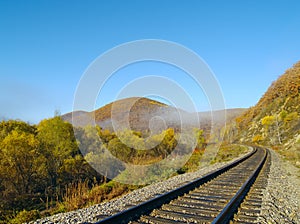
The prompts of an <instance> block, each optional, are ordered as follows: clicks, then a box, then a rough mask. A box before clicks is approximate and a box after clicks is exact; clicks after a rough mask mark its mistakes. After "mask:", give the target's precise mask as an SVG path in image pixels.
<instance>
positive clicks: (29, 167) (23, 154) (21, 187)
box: [0, 130, 45, 194]
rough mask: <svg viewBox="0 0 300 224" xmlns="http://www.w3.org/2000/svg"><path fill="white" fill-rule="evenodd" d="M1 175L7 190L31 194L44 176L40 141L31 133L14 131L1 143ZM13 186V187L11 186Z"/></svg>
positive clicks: (43, 159) (43, 160)
mask: <svg viewBox="0 0 300 224" xmlns="http://www.w3.org/2000/svg"><path fill="white" fill-rule="evenodd" d="M0 148H1V153H2V160H1V162H0V163H1V174H2V176H3V177H4V180H5V182H6V183H5V185H6V189H11V190H13V191H16V192H17V193H18V194H31V193H32V192H33V191H34V189H35V187H36V185H37V184H38V183H39V184H41V182H39V180H40V178H39V177H41V176H42V175H43V174H45V166H43V165H42V164H43V163H44V162H45V158H44V157H43V155H41V153H40V152H39V141H38V140H37V139H36V138H35V136H34V135H33V134H31V133H26V132H22V131H17V130H13V131H12V132H11V133H10V134H8V135H7V136H6V137H5V138H4V139H3V141H2V142H1V143H0ZM9 185H11V186H9Z"/></svg>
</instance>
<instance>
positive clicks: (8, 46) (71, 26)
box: [0, 0, 300, 123]
mask: <svg viewBox="0 0 300 224" xmlns="http://www.w3.org/2000/svg"><path fill="white" fill-rule="evenodd" d="M299 12H300V1H298V0H287V1H283V0H281V1H277V0H270V1H267V0H266V1H259V0H257V1H255V0H252V1H250V0H249V1H248V0H244V1H241V0H236V1H232V0H228V1H221V0H220V1H215V0H212V1H205V0H195V1H192V0H190V1H179V0H178V1H176V0H169V1H168V0H164V1H161V0H151V1H146V0H137V1H131V0H127V1H122V0H120V1H109V0H107V1H104V0H103V1H97V0H95V1H92V0H87V1H83V0H82V1H76V0H69V1H67V0H65V1H60V0H36V1H32V0H27V1H21V0H20V1H14V0H1V1H0V108H1V110H0V118H6V119H7V118H12V119H17V118H19V119H22V120H25V121H29V122H34V123H36V122H39V121H40V120H41V119H43V118H47V117H51V116H53V114H54V111H55V110H59V111H61V113H62V114H64V113H66V112H70V111H71V110H72V105H73V98H74V93H75V90H76V87H77V85H78V82H79V80H80V77H81V76H82V74H83V73H84V71H85V70H86V68H87V67H88V65H89V64H90V63H91V62H92V61H93V60H94V59H95V58H97V57H98V56H99V55H101V54H103V53H104V52H105V51H107V50H109V49H111V48H113V47H115V46H117V45H119V44H122V43H125V42H128V41H134V40H139V39H163V40H169V41H173V42H177V43H179V44H181V45H184V46H186V47H188V48H189V49H191V50H193V51H195V52H196V53H197V54H199V55H200V56H201V57H202V58H203V59H204V60H205V61H206V63H207V64H208V65H209V66H210V68H211V69H212V71H213V72H214V74H215V75H216V77H217V79H218V81H219V83H220V85H221V88H222V90H223V94H224V98H225V101H226V106H227V107H228V108H235V107H250V106H253V105H254V104H255V103H256V102H257V101H258V99H259V98H260V97H261V95H262V94H263V93H264V92H265V91H266V90H267V88H268V86H269V85H270V84H271V82H272V81H274V80H276V79H277V78H278V76H279V75H281V74H282V73H283V72H284V71H285V70H286V69H287V68H289V67H291V66H292V65H293V64H294V63H295V62H297V61H298V60H300V41H299V40H300V29H299V27H300V13H299ZM147 66H148V65H145V67H147ZM145 67H144V68H145ZM140 69H142V68H140ZM126 71H127V72H128V73H131V72H132V71H131V70H130V69H129V70H128V69H127V70H126V69H124V70H123V71H122V72H121V73H120V74H119V76H120V77H121V75H124V77H130V75H128V74H127V75H128V76H126ZM156 72H159V71H158V70H156ZM171 73H172V69H169V70H168V69H166V70H165V73H164V75H166V76H167V77H170V78H172V74H171ZM178 74H179V73H178ZM178 74H177V76H178ZM157 75H159V74H157ZM173 75H174V76H176V75H175V73H174V74H173ZM180 79H181V78H180V77H179V80H180ZM118 80H120V79H115V81H114V79H113V78H112V79H111V83H107V86H106V87H105V88H104V89H103V93H102V94H101V97H100V98H99V99H98V101H97V102H98V103H97V106H102V105H104V104H106V103H109V102H110V101H112V100H114V98H113V97H114V94H113V92H116V91H118V90H119V88H120V87H121V86H120V83H119V81H118ZM125 81H128V79H127V80H125ZM180 82H182V83H183V85H188V84H187V83H188V81H185V80H180ZM189 91H190V92H189V94H190V95H192V96H194V97H197V94H199V93H197V92H196V91H194V90H193V88H190V90H189ZM204 104H205V103H204ZM198 107H199V109H200V110H201V109H203V110H205V109H206V107H205V106H203V107H202V106H201V105H200V106H199V105H198Z"/></svg>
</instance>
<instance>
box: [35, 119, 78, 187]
mask: <svg viewBox="0 0 300 224" xmlns="http://www.w3.org/2000/svg"><path fill="white" fill-rule="evenodd" d="M37 131H38V134H37V137H38V139H39V141H40V143H41V151H42V153H43V154H44V155H45V157H46V159H47V160H46V167H47V171H48V175H49V178H50V180H49V182H50V185H52V186H57V184H59V183H63V176H62V175H60V174H61V172H62V166H63V165H64V161H65V160H66V159H70V158H71V157H72V156H74V155H76V154H78V153H79V150H78V146H77V143H76V139H75V136H74V133H73V127H72V125H71V124H70V123H67V122H65V121H63V120H62V119H61V118H60V117H54V118H51V119H45V120H43V121H41V122H40V123H39V124H38V126H37Z"/></svg>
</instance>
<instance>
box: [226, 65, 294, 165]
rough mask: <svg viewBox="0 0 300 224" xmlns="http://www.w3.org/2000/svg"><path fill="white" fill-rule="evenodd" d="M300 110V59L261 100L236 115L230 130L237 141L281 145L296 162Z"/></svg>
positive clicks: (278, 146) (274, 83) (273, 84)
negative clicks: (239, 114)
mask: <svg viewBox="0 0 300 224" xmlns="http://www.w3.org/2000/svg"><path fill="white" fill-rule="evenodd" d="M299 114H300V61H299V62H297V63H296V64H295V65H294V66H293V67H292V68H290V69H288V70H287V71H286V72H285V73H284V74H283V75H281V76H280V77H279V78H278V79H277V80H276V81H274V82H273V83H272V84H271V86H270V87H269V88H268V90H267V91H266V93H265V94H264V95H263V96H262V97H261V99H260V100H259V101H258V103H257V104H256V105H255V106H254V107H251V108H249V109H248V110H247V111H246V112H245V113H243V114H242V115H241V116H239V117H237V118H236V119H235V122H233V123H232V124H231V125H230V130H227V131H228V132H229V133H235V134H234V135H235V137H233V138H234V140H235V141H242V142H251V143H258V144H264V145H270V146H273V147H274V148H276V147H277V148H280V149H281V150H283V152H284V153H285V154H290V155H291V157H294V158H292V159H293V160H295V162H296V161H297V160H299V159H300V151H299V150H300V117H299ZM229 136H230V134H229ZM227 137H228V136H227ZM230 137H232V135H231V136H230Z"/></svg>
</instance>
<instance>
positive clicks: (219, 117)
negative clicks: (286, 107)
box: [62, 97, 246, 132]
mask: <svg viewBox="0 0 300 224" xmlns="http://www.w3.org/2000/svg"><path fill="white" fill-rule="evenodd" d="M245 110H246V109H242V108H238V109H228V110H226V111H221V110H220V111H212V112H211V111H207V112H199V113H189V112H186V111H184V110H182V109H178V108H175V107H172V106H169V105H166V104H164V103H161V102H158V101H155V100H152V99H148V98H144V97H131V98H126V99H121V100H118V101H115V102H112V103H109V104H107V105H105V106H103V107H101V108H99V109H97V110H95V111H91V112H85V111H75V112H73V120H72V113H68V114H65V115H62V118H63V119H64V120H66V121H68V122H70V123H72V124H73V125H74V126H86V125H88V124H93V123H94V121H95V123H96V124H97V125H99V126H100V127H102V128H103V129H109V130H114V129H116V128H118V126H119V127H120V126H122V127H127V128H128V129H132V130H136V131H142V132H145V131H149V130H151V131H154V132H160V131H162V130H165V129H167V128H174V129H175V130H178V129H180V128H185V127H197V128H201V129H204V130H205V131H207V132H208V131H210V129H211V127H212V126H214V127H216V126H217V127H222V126H223V125H224V124H225V123H226V122H227V121H230V120H232V119H233V118H235V117H236V116H238V115H240V114H241V113H242V112H244V111H245ZM224 113H226V119H224ZM113 121H114V122H113ZM116 121H117V122H116Z"/></svg>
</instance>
